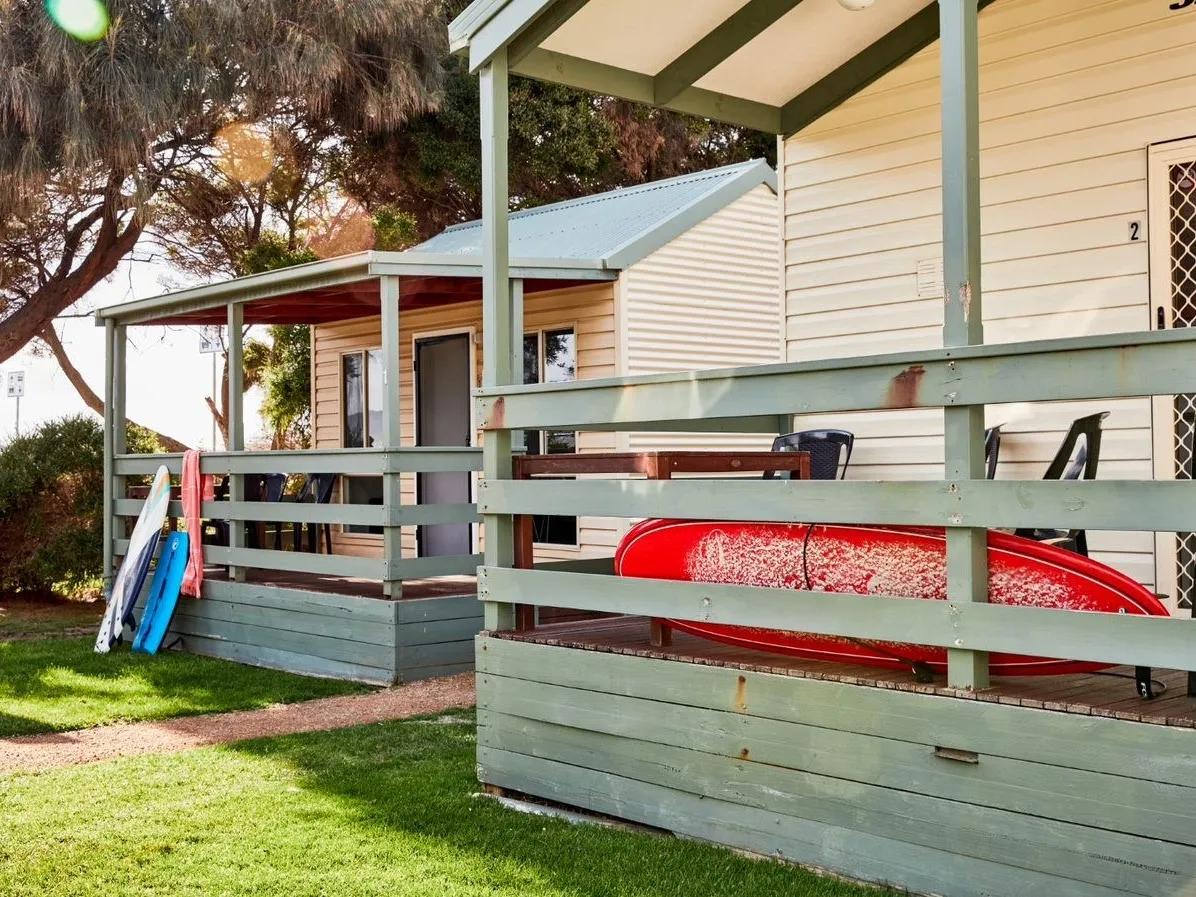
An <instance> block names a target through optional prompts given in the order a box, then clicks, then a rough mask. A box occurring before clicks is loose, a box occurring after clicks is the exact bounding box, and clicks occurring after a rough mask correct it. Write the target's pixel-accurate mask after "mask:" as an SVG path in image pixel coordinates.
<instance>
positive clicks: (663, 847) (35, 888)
mask: <svg viewBox="0 0 1196 897" xmlns="http://www.w3.org/2000/svg"><path fill="white" fill-rule="evenodd" d="M452 718H453V719H456V720H458V722H456V723H452V724H447V725H446V724H443V719H444V718H443V717H442V718H441V722H425V721H419V720H408V721H403V722H394V723H382V724H377V725H370V726H362V727H358V728H355V729H346V730H341V731H336V732H323V733H317V734H314V735H294V736H287V737H283V738H271V739H262V740H259V741H253V742H243V743H241V744H239V745H227V746H222V747H218V748H204V749H201V750H196V751H189V752H186V753H183V754H176V755H173V756H158V757H155V756H148V757H137V758H132V759H128V760H120V761H114V762H107V763H99V764H94V765H89V766H79V767H73V768H68V769H59V770H54V771H52V772H48V773H41V774H40V775H17V776H10V777H8V778H3V777H0V807H3V812H0V894H5V895H10V894H11V895H24V894H28V895H34V894H36V895H45V897H53V895H63V897H65V895H71V897H85V895H104V897H111V895H123V894H138V895H145V894H170V895H201V894H202V895H217V894H219V895H250V894H252V895H260V894H285V895H288V897H306V895H312V897H315V895H336V897H361V895H388V897H401V895H435V897H464V895H486V897H504V895H510V897H534V895H561V897H578V895H637V897H638V895H643V897H649V895H651V897H659V895H694V897H712V895H745V897H747V895H761V897H766V895H767V897H772V895H804V897H848V895H856V897H863V895H874V894H876V893H877V892H875V891H873V890H869V889H863V888H856V887H852V886H848V885H845V884H842V883H839V882H836V881H832V880H830V879H823V878H817V877H815V876H813V875H811V874H809V873H806V872H804V871H802V870H799V869H795V868H793V867H788V866H782V865H780V864H776V863H771V862H760V861H757V860H751V859H745V858H742V857H739V856H736V855H734V854H732V853H730V852H728V851H724V850H720V849H717V848H713V847H710V846H707V845H701V844H697V843H694V842H690V841H681V840H675V839H672V838H655V837H649V836H646V835H639V834H630V833H627V832H622V831H611V830H608V829H599V828H594V827H589V826H575V825H569V824H567V823H564V822H561V821H558V820H555V819H545V818H542V817H533V816H526V815H523V814H519V813H515V812H512V811H510V810H506V809H504V808H503V807H501V806H499V805H497V804H495V803H494V802H492V801H490V800H486V799H479V798H476V797H473V796H472V792H474V791H476V790H477V783H476V781H475V778H474V747H475V743H474V735H473V715H472V713H469V712H465V711H453V713H452Z"/></svg>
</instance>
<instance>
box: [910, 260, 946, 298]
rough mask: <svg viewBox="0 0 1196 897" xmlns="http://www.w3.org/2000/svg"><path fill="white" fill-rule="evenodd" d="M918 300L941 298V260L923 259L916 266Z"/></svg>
mask: <svg viewBox="0 0 1196 897" xmlns="http://www.w3.org/2000/svg"><path fill="white" fill-rule="evenodd" d="M917 275H918V298H919V299H942V298H943V290H944V287H943V260H942V259H923V260H922V261H920V262H918V265H917Z"/></svg>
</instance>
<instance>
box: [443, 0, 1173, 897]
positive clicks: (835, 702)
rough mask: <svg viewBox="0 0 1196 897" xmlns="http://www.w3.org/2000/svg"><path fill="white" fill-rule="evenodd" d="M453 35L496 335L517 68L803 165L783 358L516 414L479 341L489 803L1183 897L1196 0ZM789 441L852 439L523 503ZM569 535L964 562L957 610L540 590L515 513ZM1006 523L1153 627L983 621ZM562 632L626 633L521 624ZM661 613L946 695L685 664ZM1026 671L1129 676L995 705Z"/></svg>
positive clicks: (922, 871)
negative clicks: (766, 460)
mask: <svg viewBox="0 0 1196 897" xmlns="http://www.w3.org/2000/svg"><path fill="white" fill-rule="evenodd" d="M449 38H450V44H451V46H452V47H453V49H454V50H455V51H457V52H459V53H461V54H462V55H463V56H465V57H467V58H468V61H469V66H470V68H471V70H473V71H476V72H477V74H478V76H479V83H480V103H481V121H482V145H483V198H484V209H483V221H484V222H485V223H486V225H487V229H486V234H485V239H484V245H483V247H482V250H483V252H482V258H483V264H482V268H483V275H482V280H483V286H484V293H485V299H484V306H485V310H486V314H487V315H489V316H493V317H494V318H495V320H497V321H499V322H502V323H504V324H505V322H507V321H509V320H510V317H511V315H512V314H513V311H512V308H513V304H514V303H513V302H512V299H511V297H512V296H513V295H514V293H513V290H514V289H515V287H514V285H513V281H514V280H516V279H517V278H516V275H515V274H514V270H515V269H514V267H513V266H514V265H515V261H514V253H513V252H512V250H511V247H510V246H509V245H508V240H507V234H506V229H505V223H506V218H507V205H508V195H507V194H508V183H507V166H508V164H509V159H508V152H507V150H508V106H507V104H508V83H509V79H510V77H511V76H512V75H518V76H521V77H530V78H537V79H541V80H544V81H549V82H554V83H561V84H566V85H569V86H572V87H575V88H580V89H584V90H589V91H591V92H593V93H595V94H597V95H602V96H609V95H615V96H619V97H623V98H625V99H628V100H632V101H636V102H640V103H645V104H649V105H654V106H658V107H663V108H668V109H673V110H677V111H681V112H686V113H691V114H697V115H705V116H709V117H711V118H716V119H719V120H724V121H730V122H735V123H738V124H741V125H747V126H750V127H754V128H757V129H760V130H764V131H767V132H770V133H773V134H776V135H777V138H778V146H779V150H780V151H779V164H778V169H779V170H778V180H779V190H780V195H781V196H782V213H783V216H784V235H783V250H784V266H785V277H784V280H785V282H784V296H785V306H786V311H785V342H786V353H785V354H786V360H785V361H784V362H783V363H781V364H778V365H768V366H745V367H735V368H721V369H717V370H693V371H683V372H678V373H676V374H674V375H664V376H661V375H656V376H647V377H645V376H636V375H630V376H622V377H616V378H605V379H597V380H589V381H579V382H577V383H569V384H550V383H544V384H538V385H536V386H534V387H526V386H523V385H521V384H520V383H519V380H518V378H517V372H516V371H515V370H514V369H513V368H512V367H511V366H509V365H503V364H502V360H503V359H504V358H505V357H507V356H508V354H509V353H510V351H512V347H510V346H508V347H506V350H505V351H504V348H503V347H502V346H501V345H495V346H494V347H493V352H492V354H491V357H492V358H494V359H496V360H497V361H498V362H499V366H498V367H497V369H495V370H492V371H491V374H490V379H489V380H488V382H487V383H486V384H485V385H484V386H483V388H482V389H481V390H479V392H478V400H477V404H476V410H475V413H476V415H477V419H478V421H479V422H480V426H481V428H482V430H483V431H484V433H485V441H484V442H483V456H484V461H483V463H484V466H486V468H487V469H488V470H489V471H491V472H492V474H493V475H492V476H488V477H487V479H486V480H485V482H484V485H483V488H482V489H481V490H480V492H479V498H478V509H479V511H480V512H481V514H482V516H483V519H484V521H485V522H486V525H487V526H488V527H492V529H491V530H490V531H491V534H492V538H491V539H490V540H488V541H487V544H486V546H485V558H484V564H483V565H482V567H481V568H480V570H479V574H478V594H479V597H480V598H482V599H483V600H484V602H485V605H486V617H485V623H486V626H485V631H484V632H483V633H482V634H481V635H479V637H478V643H477V655H476V658H477V691H478V708H479V710H478V749H477V759H478V778H479V781H480V782H481V783H482V784H483V785H484V786H485V787H486V788H487V789H488V790H489V791H492V792H494V791H498V792H507V793H509V794H510V795H511V796H512V797H515V798H518V797H520V796H521V795H530V796H531V797H533V798H535V799H538V800H540V801H544V800H548V801H553V802H556V803H560V804H565V805H568V806H572V807H580V808H582V809H584V810H587V811H591V812H595V813H599V814H605V815H608V816H615V817H619V818H622V819H629V820H633V821H635V822H639V823H643V824H646V825H649V826H654V827H657V828H663V829H665V830H668V831H671V832H674V833H677V834H678V835H681V836H685V837H694V838H699V839H704V840H710V841H714V842H718V843H722V844H725V845H728V846H731V847H734V848H740V849H744V850H748V851H751V852H753V853H756V854H761V855H766V856H770V857H776V858H781V859H784V860H788V861H794V862H798V863H805V864H810V865H813V866H816V867H821V868H824V869H829V870H832V871H833V872H835V873H839V874H844V875H847V876H851V877H854V878H857V879H864V880H867V881H871V882H876V883H883V884H891V885H895V886H897V887H898V889H900V890H902V891H903V892H904V891H906V890H908V891H911V892H914V893H921V894H941V895H949V897H995V895H1002V897H1005V895H1010V897H1012V895H1018V897H1022V895H1041V897H1055V895H1063V894H1066V895H1069V897H1071V895H1078V897H1114V895H1125V894H1131V895H1141V897H1162V895H1166V897H1182V895H1189V894H1192V893H1196V834H1194V833H1196V824H1194V823H1196V812H1194V811H1193V807H1194V806H1196V802H1194V798H1196V790H1194V783H1196V675H1194V674H1193V673H1192V671H1193V670H1196V626H1194V624H1193V621H1192V619H1191V614H1190V612H1189V611H1188V610H1187V609H1186V608H1181V606H1182V605H1183V603H1184V602H1185V600H1186V599H1188V598H1190V594H1189V593H1190V589H1191V581H1192V568H1193V561H1194V553H1193V552H1192V550H1191V548H1192V547H1193V546H1192V544H1191V541H1192V536H1190V535H1186V534H1189V533H1192V532H1193V531H1196V482H1194V481H1193V477H1192V470H1191V467H1192V463H1193V461H1192V459H1193V454H1194V452H1193V447H1192V442H1193V430H1194V429H1196V427H1194V425H1193V418H1194V417H1196V414H1194V412H1193V407H1194V406H1193V401H1192V400H1191V399H1190V397H1191V396H1192V395H1193V394H1196V331H1193V330H1192V329H1191V326H1190V325H1192V323H1193V308H1196V304H1194V300H1196V278H1194V277H1193V272H1194V270H1196V252H1194V251H1193V250H1194V244H1193V241H1194V238H1196V237H1194V235H1196V227H1194V223H1196V222H1194V213H1196V199H1194V197H1196V170H1194V169H1196V166H1194V162H1196V67H1194V66H1193V58H1194V57H1193V52H1192V46H1193V44H1194V43H1196V3H1194V2H1192V0H707V2H703V3H693V2H689V0H654V2H652V3H642V2H633V0H475V2H473V3H472V4H471V5H470V6H469V7H468V8H467V9H466V10H465V11H464V12H463V13H462V14H461V15H460V16H459V17H458V18H457V19H456V20H454V21H453V22H452V23H451V25H450V26H449ZM1105 412H1107V413H1108V416H1107V417H1106V418H1105V419H1104V420H1103V430H1102V433H1103V438H1102V444H1101V455H1100V465H1099V469H1098V471H1097V474H1096V476H1095V478H1093V479H1089V478H1081V479H1069V478H1066V477H1060V478H1056V477H1054V476H1052V477H1051V478H1049V479H1048V478H1046V477H1045V474H1046V472H1047V465H1048V462H1049V461H1051V459H1052V456H1053V454H1054V453H1055V450H1056V448H1057V446H1059V444H1060V441H1061V438H1062V435H1063V433H1064V431H1065V430H1067V429H1068V427H1069V424H1070V423H1071V422H1072V421H1074V420H1076V419H1081V418H1085V417H1088V416H1089V415H1092V414H1103V413H1105ZM785 414H791V415H794V418H795V423H794V429H797V428H810V427H831V426H841V427H847V428H848V429H850V430H852V431H853V432H854V433H855V434H856V436H857V437H858V440H857V442H856V445H855V450H854V452H853V456H852V459H851V464H850V467H849V468H848V472H847V478H846V480H845V481H841V482H840V481H803V480H767V481H760V480H751V479H737V480H733V481H724V482H718V481H710V482H692V481H684V480H676V481H673V482H663V483H643V482H626V481H616V482H601V481H595V480H584V481H582V480H579V481H570V482H545V483H538V482H526V481H521V480H518V479H515V478H514V477H513V476H511V475H510V474H509V471H510V466H509V465H510V444H511V442H512V441H513V440H512V439H511V438H509V437H511V436H512V434H514V433H516V432H518V431H520V430H524V429H531V428H536V429H551V428H554V427H561V426H564V425H568V426H569V427H577V428H579V429H584V428H585V427H587V426H596V425H601V426H602V427H604V428H606V429H608V430H614V431H624V430H625V431H631V432H634V431H637V430H642V429H645V428H647V427H649V426H650V427H652V428H654V429H655V430H656V431H658V432H661V433H664V432H668V431H669V430H676V431H681V432H689V431H692V430H693V429H694V428H695V427H699V426H703V427H707V428H718V429H721V430H722V431H725V432H756V433H761V434H765V433H767V432H769V430H770V429H772V428H773V424H774V423H775V415H785ZM998 425H999V426H1000V428H1001V429H1000V432H1001V434H1002V439H1001V452H1000V455H999V464H998V465H997V469H996V470H995V471H994V473H993V475H992V476H991V477H990V476H989V475H988V466H987V465H986V463H985V444H986V430H988V429H990V428H994V427H996V426H998ZM774 432H775V430H774ZM566 509H568V510H569V511H571V512H574V513H579V514H587V513H598V512H600V513H602V514H604V515H609V516H615V517H623V518H627V519H637V518H669V519H682V520H685V519H696V520H702V519H709V518H716V519H719V520H732V521H747V522H751V521H755V522H766V523H780V524H803V523H805V524H809V523H811V522H818V523H828V524H854V525H862V526H865V527H867V526H872V525H882V526H884V525H907V526H909V525H912V526H930V527H935V528H941V530H942V532H943V534H944V535H943V542H942V543H941V544H942V545H943V547H944V552H945V557H944V558H943V561H944V562H945V566H944V568H942V573H941V574H937V575H941V585H942V588H943V590H944V591H945V595H946V600H945V601H927V600H908V599H903V598H899V597H895V596H894V594H893V593H887V594H883V595H882V594H871V593H870V594H867V595H857V594H849V593H843V592H819V591H813V590H810V589H800V588H797V589H795V588H780V587H778V586H777V585H775V584H773V585H770V584H769V583H768V581H767V580H765V581H760V579H759V578H757V579H751V580H749V581H751V582H755V583H756V584H755V585H754V586H745V585H742V584H738V583H739V582H742V580H735V575H729V576H727V577H726V579H725V580H720V581H719V582H715V583H709V582H689V581H670V580H667V579H653V578H649V577H638V578H634V577H624V576H618V575H611V574H610V571H598V570H580V569H572V570H570V569H565V568H557V569H550V568H540V569H523V568H521V567H520V566H518V565H517V564H516V563H514V562H513V560H512V559H513V557H514V552H513V551H512V549H511V542H512V540H513V530H512V528H511V527H510V525H509V521H510V520H511V518H512V516H514V517H524V516H526V515H529V514H552V513H560V512H561V511H563V510H566ZM1018 529H1030V530H1039V529H1041V530H1052V529H1068V530H1074V529H1080V530H1084V531H1086V532H1087V533H1088V534H1089V544H1090V546H1091V549H1092V556H1093V558H1094V559H1095V561H1096V562H1098V563H1099V562H1103V564H1102V566H1100V567H1095V566H1091V567H1087V569H1088V570H1089V571H1090V572H1091V573H1092V574H1093V575H1097V574H1099V575H1101V576H1110V577H1114V578H1115V577H1116V576H1117V574H1116V573H1113V572H1110V571H1109V570H1108V567H1109V566H1111V567H1113V568H1116V569H1119V570H1122V571H1125V572H1126V573H1129V574H1130V575H1131V576H1132V577H1135V578H1136V579H1137V580H1139V582H1140V583H1144V584H1146V585H1147V586H1148V587H1149V588H1151V589H1153V590H1155V591H1156V592H1158V593H1161V594H1164V595H1165V596H1166V597H1167V602H1168V604H1167V606H1166V607H1164V606H1161V605H1158V604H1157V603H1156V602H1154V601H1148V602H1144V603H1145V604H1147V605H1149V606H1150V607H1151V609H1152V611H1154V612H1153V613H1151V614H1150V615H1144V614H1135V613H1125V614H1118V613H1097V612H1092V611H1091V610H1088V609H1080V608H1078V607H1076V608H1074V609H1048V608H1045V607H1036V606H1019V604H1021V602H1010V603H1000V602H996V601H994V602H990V601H989V598H990V589H989V573H990V566H989V555H988V553H987V552H986V551H985V546H986V544H987V541H986V540H988V539H989V533H990V532H991V531H992V530H1018ZM806 532H807V533H809V532H810V528H809V527H807V529H806ZM1177 534H1178V535H1177ZM802 556H803V557H804V554H803V555H802ZM786 559H787V560H788V559H789V558H788V557H787V558H786ZM1087 563H1090V562H1086V561H1084V560H1083V559H1082V558H1080V559H1075V558H1074V557H1070V556H1069V564H1076V565H1079V566H1084V565H1086V564H1087ZM690 569H693V568H692V567H691V568H690ZM936 569H937V568H936ZM732 574H736V575H737V571H732ZM761 577H763V574H761ZM882 578H883V577H882ZM728 580H732V581H728ZM935 581H936V583H938V582H939V580H938V579H936V580H935ZM1019 586H1021V587H1023V588H1024V589H1025V591H1024V593H1023V594H1025V595H1031V596H1034V595H1036V594H1037V593H1038V592H1039V591H1041V590H1040V589H1039V587H1038V585H1037V584H1036V583H1034V582H1032V581H1031V582H1021V583H1019ZM1130 586H1131V587H1132V588H1133V589H1134V591H1135V592H1140V589H1139V587H1138V586H1137V585H1134V584H1132V583H1131V584H1130ZM908 587H909V586H908V584H904V585H899V586H890V587H889V588H890V589H892V590H893V592H895V593H896V594H898V595H900V594H908V591H897V589H898V588H900V589H903V590H906V589H908ZM883 588H884V587H883V586H882V587H881V589H882V590H883ZM1065 592H1067V594H1073V593H1072V592H1070V591H1069V590H1065ZM1146 597H1147V598H1149V595H1148V594H1147V595H1146ZM543 603H547V604H551V605H553V606H557V607H568V608H572V609H576V610H585V611H596V612H606V613H611V614H616V615H618V616H617V618H616V619H603V620H598V621H595V620H572V621H568V622H563V623H558V624H554V625H553V626H552V627H539V626H534V625H531V624H530V623H529V620H530V619H531V618H530V615H529V614H528V613H527V607H528V606H529V605H537V604H543ZM1030 603H1031V604H1033V603H1034V600H1031V601H1030ZM660 618H665V619H672V620H681V621H689V622H691V623H698V624H702V623H705V624H711V625H729V626H737V627H748V628H755V629H757V630H760V629H774V630H776V629H780V630H789V631H797V632H800V633H808V634H812V635H815V636H819V635H821V636H835V637H840V638H847V639H852V640H855V641H857V642H859V641H864V642H865V643H868V644H872V645H876V644H880V645H882V646H884V645H888V646H890V647H893V646H900V645H908V644H916V645H922V646H933V647H935V648H937V649H940V650H941V651H942V654H943V655H945V662H943V663H941V665H940V666H939V667H937V668H935V669H934V670H933V671H931V674H930V675H929V676H928V675H927V671H926V670H924V669H922V670H919V669H917V667H916V665H910V666H907V668H906V669H903V670H900V671H895V670H891V669H880V668H877V667H865V666H854V665H848V664H845V663H829V662H825V661H818V660H812V659H809V658H808V657H800V656H797V657H795V656H789V655H784V654H779V653H776V652H766V651H762V650H759V643H758V642H752V641H751V634H750V633H748V635H747V636H746V638H747V639H748V641H747V643H746V644H745V643H743V642H741V643H739V644H737V645H729V644H726V643H721V642H713V641H711V640H709V639H705V638H695V637H693V636H689V635H684V634H676V635H675V636H674V639H673V641H672V643H671V644H670V643H668V642H667V640H666V639H664V638H661V637H660V635H661V632H662V627H658V626H654V625H653V621H654V620H659V619H660ZM741 633H742V630H741ZM1009 653H1015V654H1019V655H1033V656H1036V657H1042V658H1058V659H1066V660H1077V661H1084V662H1090V663H1094V664H1101V665H1103V667H1102V668H1100V669H1098V670H1097V671H1095V672H1083V673H1077V674H1069V675H1043V676H1016V677H1015V676H1004V677H1002V676H997V675H994V674H993V669H994V667H995V664H991V663H990V660H991V656H992V655H993V654H1006V655H1007V654H1009ZM1164 686H1165V691H1164Z"/></svg>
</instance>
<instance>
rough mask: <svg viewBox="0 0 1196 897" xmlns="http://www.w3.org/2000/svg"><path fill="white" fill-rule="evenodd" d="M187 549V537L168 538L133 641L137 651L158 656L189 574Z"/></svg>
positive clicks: (178, 535) (183, 535) (178, 534)
mask: <svg viewBox="0 0 1196 897" xmlns="http://www.w3.org/2000/svg"><path fill="white" fill-rule="evenodd" d="M188 548H189V544H188V540H187V534H186V533H171V534H170V535H169V536H167V537H166V544H165V545H163V546H162V554H161V555H160V556H159V558H158V566H157V569H155V570H154V578H153V580H151V582H150V588H149V597H148V598H146V601H145V612H144V613H143V614H142V615H141V625H140V626H138V627H137V635H136V636H134V638H133V650H134V651H139V652H142V653H144V654H157V653H158V648H160V647H161V646H162V640H163V639H164V638H165V637H166V630H167V628H168V627H169V626H170V618H171V617H173V616H174V609H175V606H176V605H177V604H178V600H179V589H180V588H181V587H182V585H183V574H184V573H185V572H186V570H187V557H188Z"/></svg>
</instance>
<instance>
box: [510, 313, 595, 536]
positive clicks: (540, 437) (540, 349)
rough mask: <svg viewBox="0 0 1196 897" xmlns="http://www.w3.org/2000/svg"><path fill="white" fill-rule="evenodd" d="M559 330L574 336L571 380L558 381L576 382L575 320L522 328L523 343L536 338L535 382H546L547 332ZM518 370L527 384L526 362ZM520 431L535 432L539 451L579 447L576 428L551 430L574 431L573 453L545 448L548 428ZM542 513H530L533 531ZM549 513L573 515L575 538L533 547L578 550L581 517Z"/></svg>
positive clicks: (575, 448)
mask: <svg viewBox="0 0 1196 897" xmlns="http://www.w3.org/2000/svg"><path fill="white" fill-rule="evenodd" d="M561 332H568V333H570V334H572V336H573V380H572V381H560V382H575V381H576V380H577V379H578V377H577V369H578V367H579V365H578V356H579V355H580V351H579V346H578V336H577V325H576V324H575V323H568V324H555V325H550V326H544V327H525V328H524V332H523V338H524V341H525V342H524V345H525V346H526V340H527V337H529V336H535V337H536V380H535V383H536V384H540V383H544V382H546V381H545V379H544V378H545V352H544V349H545V344H546V340H547V336H548V334H550V333H561ZM525 351H526V350H525ZM525 364H526V357H525ZM519 373H520V380H521V381H522V382H523V383H524V384H525V385H528V383H527V371H526V366H525V365H523V366H521V369H520V372H519ZM523 432H524V434H525V435H524V439H525V440H526V434H527V433H528V432H534V433H535V434H536V437H537V443H538V444H539V446H540V449H541V452H540V453H541V454H573V455H575V454H578V453H579V451H580V447H579V445H578V435H579V433H578V431H577V430H553V431H552V432H554V433H572V434H573V451H572V452H549V451H548V439H547V433H548V432H549V431H547V430H534V431H527V430H525V431H523ZM530 453H531V452H530V451H529V454H530ZM541 479H559V480H573V479H576V477H572V476H561V477H542V478H541ZM544 516H547V515H541V514H536V515H533V531H534V530H535V524H534V520H535V518H539V517H544ZM552 516H558V517H572V519H573V521H574V526H573V533H574V539H573V541H572V542H538V541H533V543H532V544H533V546H535V547H537V548H544V549H550V550H551V549H558V550H564V551H579V550H580V549H581V517H579V516H576V515H565V514H560V515H552Z"/></svg>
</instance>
